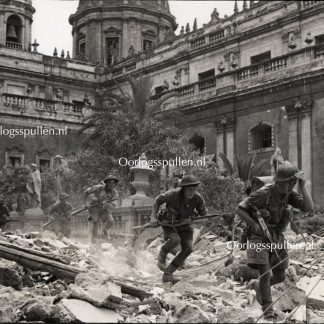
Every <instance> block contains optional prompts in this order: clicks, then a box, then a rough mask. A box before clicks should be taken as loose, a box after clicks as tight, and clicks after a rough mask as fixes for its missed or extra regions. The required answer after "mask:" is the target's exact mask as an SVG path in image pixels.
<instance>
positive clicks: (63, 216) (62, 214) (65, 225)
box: [49, 193, 72, 239]
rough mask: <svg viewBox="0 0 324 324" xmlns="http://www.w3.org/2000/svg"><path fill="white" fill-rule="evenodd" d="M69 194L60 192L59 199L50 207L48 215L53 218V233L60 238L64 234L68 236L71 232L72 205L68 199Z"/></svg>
mask: <svg viewBox="0 0 324 324" xmlns="http://www.w3.org/2000/svg"><path fill="white" fill-rule="evenodd" d="M69 197H70V196H69V195H68V194H66V193H61V194H60V195H59V201H58V202H57V203H55V204H54V206H53V207H52V208H51V209H50V211H49V212H50V215H51V216H52V217H53V218H54V231H55V234H56V235H57V236H58V237H59V239H62V238H63V237H64V236H65V237H69V236H70V234H71V212H72V205H71V204H70V202H69V201H68V199H69Z"/></svg>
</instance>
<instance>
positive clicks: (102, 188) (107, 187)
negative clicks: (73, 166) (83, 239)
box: [84, 174, 118, 239]
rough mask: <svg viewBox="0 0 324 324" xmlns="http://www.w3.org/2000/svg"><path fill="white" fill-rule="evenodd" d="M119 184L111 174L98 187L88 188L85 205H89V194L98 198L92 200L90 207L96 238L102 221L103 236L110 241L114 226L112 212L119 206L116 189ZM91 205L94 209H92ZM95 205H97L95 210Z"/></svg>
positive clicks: (85, 193)
mask: <svg viewBox="0 0 324 324" xmlns="http://www.w3.org/2000/svg"><path fill="white" fill-rule="evenodd" d="M117 183H118V179H117V178H116V177H115V176H113V175H111V174H110V175H108V176H107V177H106V179H104V180H103V181H102V182H100V183H99V184H98V185H95V186H93V187H90V188H87V189H86V190H85V192H84V201H85V204H86V203H87V198H88V196H89V194H94V195H95V197H96V199H92V202H91V203H90V206H89V207H90V215H89V216H90V219H92V222H93V227H92V235H95V237H96V236H97V230H98V224H99V221H100V220H101V221H102V223H103V230H102V233H103V236H104V237H106V238H108V239H110V232H111V229H112V227H113V225H114V217H113V215H112V211H113V209H115V208H116V207H117V204H118V191H117V190H116V189H115V188H116V185H117ZM94 200H95V201H94ZM91 205H92V206H93V207H91ZM94 205H96V207H95V208H94ZM95 214H96V215H95Z"/></svg>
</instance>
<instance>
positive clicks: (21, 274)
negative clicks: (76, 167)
mask: <svg viewBox="0 0 324 324" xmlns="http://www.w3.org/2000/svg"><path fill="white" fill-rule="evenodd" d="M154 231H155V232H154V233H153V234H152V233H150V235H148V234H147V233H146V234H145V235H143V237H140V238H139V241H138V242H139V243H138V242H137V248H136V249H134V245H133V242H132V240H131V239H129V241H125V238H122V239H120V238H118V237H117V236H116V237H115V238H114V239H113V240H112V241H110V242H104V241H102V242H98V243H97V244H90V243H85V242H76V241H74V240H71V239H67V238H63V239H62V240H58V239H57V238H56V236H55V234H54V235H53V233H51V232H48V231H45V232H43V233H39V232H32V233H26V234H23V233H21V232H15V233H9V232H8V233H0V295H1V299H0V309H1V312H0V322H18V321H30V322H39V321H40V322H50V321H53V322H54V321H55V322H64V323H68V322H76V321H77V322H84V323H90V322H97V323H100V322H102V323H107V322H109V323H117V322H123V323H189V322H190V323H221V322H226V323H237V322H241V323H243V322H246V323H252V322H256V321H257V320H258V319H260V318H262V309H261V306H260V305H259V303H258V301H257V298H256V293H255V291H254V290H253V289H252V288H250V287H249V285H248V283H249V281H250V280H252V279H256V278H258V272H257V271H255V270H253V269H251V268H250V267H248V266H247V264H246V255H245V251H241V250H239V249H237V248H234V250H233V251H232V250H231V244H230V243H231V242H227V241H226V240H225V239H223V238H222V237H220V236H218V235H216V234H214V233H212V232H211V231H209V230H207V231H206V230H205V229H203V228H202V227H200V228H197V229H195V251H194V252H193V253H192V254H191V255H190V257H189V258H188V259H187V260H186V262H185V264H184V265H183V267H182V269H181V271H177V272H176V274H175V275H176V277H178V278H179V279H181V280H180V281H179V282H178V283H177V284H175V285H173V286H171V285H170V284H169V283H165V284H162V282H161V276H162V272H161V271H160V270H159V269H158V268H157V266H156V259H157V255H158V252H159V249H160V247H161V245H162V244H163V235H162V233H161V231H159V230H154ZM313 239H314V242H315V244H314V249H309V250H308V251H307V254H306V255H305V253H304V251H303V250H302V249H298V250H291V251H290V259H291V262H290V267H289V269H287V279H286V281H285V282H284V283H281V284H279V285H276V286H274V287H273V288H272V292H273V293H272V295H273V300H276V299H278V301H277V302H276V303H275V306H274V307H275V309H276V310H277V311H278V313H279V314H280V318H281V319H282V320H283V319H285V318H286V319H289V320H290V321H294V322H307V323H322V322H323V321H324V312H323V309H324V296H323V291H324V280H323V279H322V275H323V274H324V258H322V259H319V260H318V262H316V264H313V263H314V260H315V259H316V258H318V257H319V255H320V254H319V253H321V251H323V249H324V244H323V243H322V241H323V238H321V237H319V238H313ZM294 240H295V242H297V241H298V240H299V238H298V239H296V238H295V237H293V238H290V241H294ZM139 247H140V248H139ZM172 257H173V256H172V255H170V256H168V262H170V261H171V260H172ZM229 261H230V262H229ZM287 291H288V292H287ZM261 322H263V320H262V321H261Z"/></svg>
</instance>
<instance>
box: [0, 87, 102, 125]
mask: <svg viewBox="0 0 324 324" xmlns="http://www.w3.org/2000/svg"><path fill="white" fill-rule="evenodd" d="M95 110H96V108H94V107H87V106H85V105H84V104H83V103H70V102H62V101H55V100H48V99H42V98H35V97H29V96H21V95H15V94H9V93H2V94H0V114H1V113H6V114H7V115H13V116H17V114H18V113H19V115H24V116H30V117H35V118H40V117H41V118H46V119H49V120H57V121H62V120H64V121H70V122H77V123H80V122H82V119H83V117H84V114H85V113H86V114H91V113H92V112H93V111H95Z"/></svg>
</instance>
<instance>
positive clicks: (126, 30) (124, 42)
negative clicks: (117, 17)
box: [120, 19, 130, 58]
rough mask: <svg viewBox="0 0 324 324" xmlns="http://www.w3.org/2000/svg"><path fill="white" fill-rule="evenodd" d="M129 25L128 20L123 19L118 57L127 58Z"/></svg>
mask: <svg viewBox="0 0 324 324" xmlns="http://www.w3.org/2000/svg"><path fill="white" fill-rule="evenodd" d="M128 26H129V24H128V19H123V34H122V37H121V40H120V41H121V43H122V44H121V53H120V57H121V58H122V57H127V55H128V49H129V46H130V44H129V39H128V37H129V28H128Z"/></svg>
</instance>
